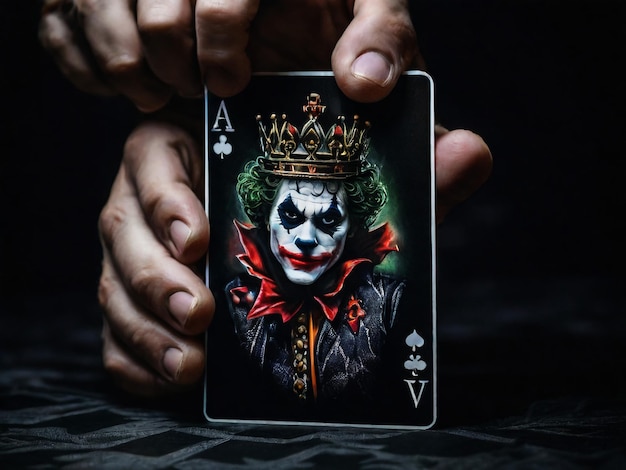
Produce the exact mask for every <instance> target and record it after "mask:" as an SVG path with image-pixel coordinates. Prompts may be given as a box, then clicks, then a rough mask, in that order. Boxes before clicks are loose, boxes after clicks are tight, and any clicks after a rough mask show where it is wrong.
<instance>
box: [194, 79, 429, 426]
mask: <svg viewBox="0 0 626 470" xmlns="http://www.w3.org/2000/svg"><path fill="white" fill-rule="evenodd" d="M205 121H206V142H205V144H206V145H205V158H206V159H205V169H206V170H205V171H206V182H207V186H206V195H205V196H206V198H205V200H206V202H207V203H206V207H207V215H208V217H209V220H210V223H211V242H210V250H209V253H208V259H207V271H206V279H207V285H208V286H209V287H210V289H211V290H212V292H213V294H214V296H215V301H216V312H215V317H214V320H213V322H212V324H211V326H210V327H209V329H208V331H207V333H206V357H207V361H206V377H205V410H204V412H205V415H206V417H207V419H209V420H211V421H226V422H233V421H256V422H270V423H288V424H298V423H304V424H309V425H310V424H325V425H346V426H383V427H392V428H428V427H430V426H432V425H433V424H434V422H435V418H436V396H437V395H436V392H437V390H436V388H437V382H436V334H435V332H436V321H435V257H434V253H435V235H434V234H435V203H434V197H435V195H434V164H433V159H434V149H433V146H434V129H433V90H432V81H431V79H430V77H429V76H428V75H426V74H425V73H422V72H408V73H406V74H404V75H403V76H402V77H401V79H400V81H399V82H398V84H397V86H396V87H395V89H394V91H393V92H392V93H391V94H390V95H389V97H387V98H386V99H384V100H383V101H380V102H377V103H370V104H361V103H356V102H354V101H351V100H349V99H347V98H346V97H345V96H344V95H343V94H342V92H341V91H340V90H339V88H338V87H337V85H336V83H335V79H334V77H333V76H332V74H331V73H322V72H318V73H284V74H260V75H254V76H253V78H252V81H251V83H250V85H249V86H248V87H247V88H246V89H245V91H243V92H242V93H241V94H239V95H237V96H234V97H231V98H225V99H222V98H219V97H216V96H213V95H211V94H207V97H206V115H205Z"/></svg>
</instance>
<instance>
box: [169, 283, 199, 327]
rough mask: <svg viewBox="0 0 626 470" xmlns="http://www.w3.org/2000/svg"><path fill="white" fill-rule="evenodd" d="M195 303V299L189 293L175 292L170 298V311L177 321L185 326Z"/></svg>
mask: <svg viewBox="0 0 626 470" xmlns="http://www.w3.org/2000/svg"><path fill="white" fill-rule="evenodd" d="M195 303H196V299H195V297H194V296H192V295H191V294H189V293H188V292H183V291H180V292H174V293H173V294H172V295H170V298H169V310H170V313H171V314H172V316H173V317H174V318H175V319H176V321H178V323H180V324H181V325H182V326H185V324H186V323H187V318H188V317H189V312H190V311H191V309H192V308H193V307H194V305H195Z"/></svg>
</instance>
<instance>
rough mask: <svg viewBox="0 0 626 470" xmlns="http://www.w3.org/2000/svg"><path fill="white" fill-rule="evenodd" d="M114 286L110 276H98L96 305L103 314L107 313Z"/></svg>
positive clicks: (103, 274) (104, 274)
mask: <svg viewBox="0 0 626 470" xmlns="http://www.w3.org/2000/svg"><path fill="white" fill-rule="evenodd" d="M115 286H116V283H115V281H114V280H113V278H112V277H111V276H110V275H108V274H106V273H105V272H103V273H102V274H101V275H100V280H99V281H98V303H99V304H100V307H102V308H103V309H104V310H105V312H106V311H108V307H109V300H110V299H111V297H112V296H113V293H114V292H115V290H116V289H115Z"/></svg>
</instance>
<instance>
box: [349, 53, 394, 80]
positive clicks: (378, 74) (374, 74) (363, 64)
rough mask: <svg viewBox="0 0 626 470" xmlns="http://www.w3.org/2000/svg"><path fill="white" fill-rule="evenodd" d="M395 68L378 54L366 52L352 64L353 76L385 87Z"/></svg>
mask: <svg viewBox="0 0 626 470" xmlns="http://www.w3.org/2000/svg"><path fill="white" fill-rule="evenodd" d="M392 70H393V66H392V65H391V64H390V63H389V61H388V60H387V59H386V58H385V56H383V55H382V54H380V53H378V52H366V53H365V54H362V55H360V56H359V57H357V58H356V60H355V61H354V62H353V63H352V75H354V76H355V77H359V78H364V79H365V80H369V81H370V82H373V83H375V84H376V85H379V86H385V85H386V84H387V82H388V81H389V79H390V78H391V72H392Z"/></svg>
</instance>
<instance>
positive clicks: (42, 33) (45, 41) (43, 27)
mask: <svg viewBox="0 0 626 470" xmlns="http://www.w3.org/2000/svg"><path fill="white" fill-rule="evenodd" d="M54 21H55V19H54V18H51V17H49V16H46V17H44V18H42V20H41V23H40V25H39V42H40V43H41V45H42V46H43V48H44V49H46V50H47V51H49V52H51V53H53V54H59V53H61V52H63V51H65V50H66V49H67V47H68V45H69V43H70V38H69V35H68V33H67V30H66V29H65V28H60V27H58V25H55V24H54Z"/></svg>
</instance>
